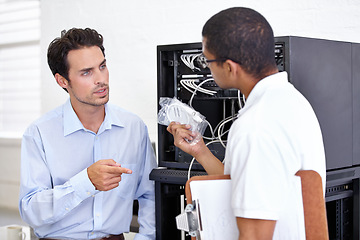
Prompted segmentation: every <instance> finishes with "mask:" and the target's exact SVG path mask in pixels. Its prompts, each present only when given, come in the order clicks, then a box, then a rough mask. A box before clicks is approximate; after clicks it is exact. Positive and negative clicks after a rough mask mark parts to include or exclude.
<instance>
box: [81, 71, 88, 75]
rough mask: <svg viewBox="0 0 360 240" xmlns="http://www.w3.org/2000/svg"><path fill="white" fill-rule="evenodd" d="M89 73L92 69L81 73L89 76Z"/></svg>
mask: <svg viewBox="0 0 360 240" xmlns="http://www.w3.org/2000/svg"><path fill="white" fill-rule="evenodd" d="M89 74H90V71H84V72H83V73H82V74H81V75H83V76H87V75H89Z"/></svg>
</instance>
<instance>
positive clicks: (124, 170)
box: [107, 166, 132, 175]
mask: <svg viewBox="0 0 360 240" xmlns="http://www.w3.org/2000/svg"><path fill="white" fill-rule="evenodd" d="M107 171H108V173H111V174H118V175H121V174H123V173H126V174H131V173H132V170H131V169H128V168H123V167H117V166H108V168H107Z"/></svg>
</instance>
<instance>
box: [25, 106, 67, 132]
mask: <svg viewBox="0 0 360 240" xmlns="http://www.w3.org/2000/svg"><path fill="white" fill-rule="evenodd" d="M62 118H63V105H62V106H59V107H57V108H55V109H53V110H51V111H49V112H47V113H45V114H44V115H42V116H41V117H39V118H38V119H36V120H35V121H33V122H32V123H31V124H30V125H29V126H28V128H27V129H26V130H25V133H24V134H30V133H31V132H33V131H34V130H37V129H41V128H49V129H51V127H52V126H56V125H58V123H59V122H60V121H62Z"/></svg>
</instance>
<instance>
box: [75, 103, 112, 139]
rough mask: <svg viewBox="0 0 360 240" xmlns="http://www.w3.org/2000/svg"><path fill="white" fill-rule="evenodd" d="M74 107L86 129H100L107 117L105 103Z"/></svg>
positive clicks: (94, 130) (95, 130)
mask: <svg viewBox="0 0 360 240" xmlns="http://www.w3.org/2000/svg"><path fill="white" fill-rule="evenodd" d="M72 107H73V109H74V111H75V113H76V115H77V116H78V118H79V120H80V122H81V123H82V124H83V126H84V127H85V128H86V129H88V130H90V131H93V132H94V133H97V132H98V131H99V128H100V126H101V124H102V123H103V121H104V119H105V105H101V106H81V107H76V106H74V105H72Z"/></svg>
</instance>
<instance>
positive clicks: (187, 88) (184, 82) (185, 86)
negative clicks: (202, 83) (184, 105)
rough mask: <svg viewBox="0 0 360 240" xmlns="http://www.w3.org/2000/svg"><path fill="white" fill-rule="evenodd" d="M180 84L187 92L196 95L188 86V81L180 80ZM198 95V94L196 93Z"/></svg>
mask: <svg viewBox="0 0 360 240" xmlns="http://www.w3.org/2000/svg"><path fill="white" fill-rule="evenodd" d="M180 84H181V86H183V87H184V88H185V89H186V90H188V91H189V92H191V93H194V91H193V90H191V89H190V88H189V87H188V86H187V80H180ZM195 94H196V93H195Z"/></svg>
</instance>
